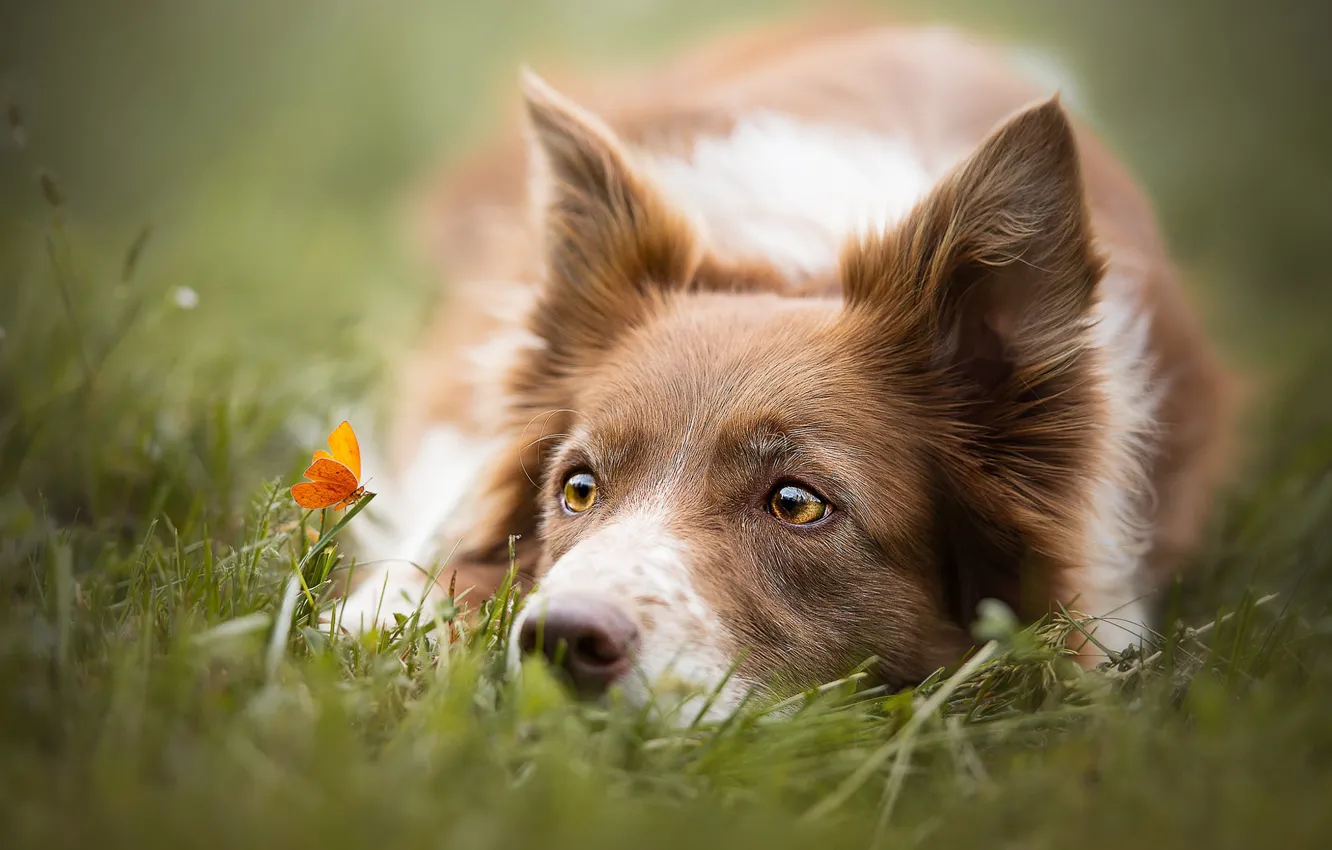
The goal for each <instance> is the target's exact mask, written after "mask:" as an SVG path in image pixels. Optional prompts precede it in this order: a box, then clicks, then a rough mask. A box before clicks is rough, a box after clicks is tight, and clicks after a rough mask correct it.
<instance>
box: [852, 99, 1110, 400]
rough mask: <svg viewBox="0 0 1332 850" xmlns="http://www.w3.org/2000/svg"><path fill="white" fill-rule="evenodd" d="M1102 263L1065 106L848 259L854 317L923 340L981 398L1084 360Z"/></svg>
mask: <svg viewBox="0 0 1332 850" xmlns="http://www.w3.org/2000/svg"><path fill="white" fill-rule="evenodd" d="M1101 273H1102V264H1101V261H1100V259H1099V258H1098V256H1097V255H1096V252H1095V251H1094V249H1093V247H1092V244H1091V236H1090V228H1089V225H1088V214H1087V208H1086V202H1085V200H1084V197H1083V189H1082V177H1081V173H1080V169H1079V165H1078V155H1077V148H1076V146H1075V143H1074V137H1073V130H1072V127H1071V126H1070V125H1069V121H1068V118H1067V116H1066V115H1065V113H1064V110H1063V108H1062V107H1061V106H1060V104H1059V102H1058V100H1057V99H1051V100H1049V101H1047V102H1045V103H1043V104H1041V105H1039V106H1036V107H1034V108H1031V109H1029V110H1027V111H1025V112H1023V113H1021V114H1019V115H1017V116H1016V117H1014V118H1013V119H1011V120H1010V121H1009V122H1008V123H1006V124H1004V125H1003V126H1002V127H1000V128H999V130H997V131H996V132H995V133H994V134H992V135H991V136H990V137H989V138H988V139H987V140H986V141H985V142H984V143H983V144H982V145H981V147H980V149H979V150H978V151H977V152H976V153H975V154H973V155H972V156H971V157H970V158H969V159H968V160H966V161H965V162H964V163H962V164H961V165H960V166H959V167H958V168H957V169H955V170H954V171H953V172H952V174H950V175H949V176H948V177H946V178H944V180H943V181H942V182H941V183H940V185H939V186H938V187H937V188H936V189H935V190H934V191H933V192H932V193H931V194H930V195H929V196H928V197H926V198H925V200H924V201H922V202H921V203H920V204H919V205H918V206H917V207H916V209H915V210H914V211H913V212H912V213H911V214H910V215H909V216H908V217H907V218H906V219H905V221H904V222H903V223H902V224H901V226H900V227H899V228H898V229H897V230H896V231H894V232H890V233H887V234H883V235H877V236H871V237H869V238H868V239H866V240H865V241H863V242H861V243H859V244H856V245H854V246H852V247H851V248H850V249H848V251H847V252H846V253H845V254H844V256H843V258H842V280H843V286H844V290H845V295H846V300H847V303H848V305H849V306H850V308H851V309H852V310H853V311H860V310H868V311H871V312H874V313H877V314H879V315H881V316H882V317H884V318H886V319H888V320H889V327H888V332H889V335H890V336H893V337H897V339H895V340H894V339H889V340H886V342H888V343H889V344H892V343H894V342H897V343H903V342H912V343H915V344H919V343H920V342H921V341H922V340H923V341H925V344H927V345H929V346H930V351H929V352H928V355H929V359H930V360H931V365H932V366H934V367H937V368H942V369H948V370H951V371H953V373H954V374H956V375H958V376H959V377H961V378H962V379H963V381H964V383H965V384H967V385H968V386H967V387H966V389H967V390H969V391H970V392H972V393H974V394H975V395H976V396H978V397H985V396H987V395H991V394H993V393H995V392H996V391H1000V390H1001V388H1002V386H1003V385H1004V384H1005V383H1007V382H1009V381H1010V380H1011V379H1012V378H1013V377H1014V376H1015V375H1016V374H1017V373H1018V372H1021V371H1023V370H1025V369H1031V368H1036V369H1038V370H1040V371H1048V370H1051V369H1058V368H1059V366H1060V364H1065V363H1067V362H1068V359H1069V358H1070V357H1071V356H1075V355H1076V353H1077V351H1078V349H1079V347H1080V342H1081V340H1082V338H1083V334H1084V331H1085V326H1084V325H1085V323H1084V321H1083V320H1084V317H1085V316H1086V314H1087V311H1088V310H1089V308H1090V306H1091V303H1092V296H1093V293H1094V290H1095V287H1096V283H1097V281H1098V280H1099V279H1100V276H1101Z"/></svg>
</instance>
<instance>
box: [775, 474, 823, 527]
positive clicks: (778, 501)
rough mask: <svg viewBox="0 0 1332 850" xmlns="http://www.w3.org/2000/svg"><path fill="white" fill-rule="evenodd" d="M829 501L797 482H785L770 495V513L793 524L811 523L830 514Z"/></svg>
mask: <svg viewBox="0 0 1332 850" xmlns="http://www.w3.org/2000/svg"><path fill="white" fill-rule="evenodd" d="M828 510H829V508H828V503H827V502H825V501H823V499H821V498H819V497H818V496H816V495H814V494H813V493H811V492H810V491H808V490H806V489H805V488H804V487H801V486H799V485H797V484H783V485H781V486H780V487H778V488H777V489H776V490H773V491H772V495H771V496H769V497H768V513H770V514H772V515H773V516H775V517H777V518H778V519H779V520H781V521H782V522H785V523H790V524H791V525H809V524H810V523H811V522H818V521H819V520H821V519H823V518H824V517H826V516H827V515H828Z"/></svg>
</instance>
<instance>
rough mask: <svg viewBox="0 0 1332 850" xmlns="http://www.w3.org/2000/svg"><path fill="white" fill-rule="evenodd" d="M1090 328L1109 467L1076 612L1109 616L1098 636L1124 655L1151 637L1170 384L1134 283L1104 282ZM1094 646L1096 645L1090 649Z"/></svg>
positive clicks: (1096, 494)
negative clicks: (1156, 486) (1157, 458)
mask: <svg viewBox="0 0 1332 850" xmlns="http://www.w3.org/2000/svg"><path fill="white" fill-rule="evenodd" d="M1100 296H1101V297H1100V301H1099V302H1098V304H1097V307H1096V311H1095V314H1094V316H1093V324H1092V327H1091V339H1092V344H1093V345H1094V346H1095V347H1096V348H1097V349H1098V350H1099V353H1100V364H1101V370H1102V374H1101V387H1102V391H1103V392H1104V397H1105V401H1106V415H1107V423H1106V424H1107V427H1106V441H1107V442H1106V445H1105V446H1104V451H1105V455H1104V458H1105V468H1104V469H1102V470H1101V472H1100V474H1099V475H1098V476H1097V479H1096V484H1095V488H1094V490H1093V494H1092V516H1091V522H1090V523H1089V527H1088V531H1087V544H1086V562H1085V565H1084V569H1083V572H1082V577H1081V581H1080V582H1079V586H1078V588H1077V590H1078V591H1079V592H1080V594H1081V595H1080V597H1079V598H1078V600H1077V601H1076V603H1075V604H1074V607H1075V608H1077V609H1078V610H1080V611H1082V612H1083V613H1086V614H1089V615H1091V616H1093V617H1100V618H1103V620H1102V622H1100V623H1098V624H1097V625H1096V628H1095V631H1094V636H1095V638H1096V640H1097V641H1098V642H1100V643H1101V644H1102V645H1104V646H1105V648H1106V649H1109V650H1112V651H1115V652H1122V651H1123V650H1124V649H1126V648H1127V647H1129V646H1131V645H1133V644H1135V643H1138V642H1139V640H1141V639H1142V638H1143V636H1144V634H1145V633H1146V632H1147V624H1148V620H1149V619H1150V618H1149V617H1148V610H1149V606H1148V604H1147V601H1146V598H1145V594H1146V592H1147V590H1148V588H1147V587H1146V586H1145V583H1144V581H1143V579H1144V576H1143V566H1142V562H1143V558H1144V557H1145V556H1146V555H1147V552H1148V551H1149V549H1150V547H1151V525H1150V521H1149V519H1148V510H1149V508H1150V507H1151V493H1152V490H1151V480H1150V476H1149V474H1148V468H1147V464H1148V462H1149V461H1150V460H1151V457H1152V443H1153V437H1154V429H1155V427H1156V412H1157V408H1158V406H1159V404H1160V399H1161V394H1162V392H1163V389H1164V385H1163V384H1161V383H1160V382H1159V381H1155V380H1154V379H1153V370H1154V363H1153V361H1152V358H1151V356H1150V343H1151V340H1150V330H1151V317H1150V315H1149V314H1148V313H1146V312H1145V311H1144V310H1143V309H1142V307H1141V306H1140V305H1139V302H1138V298H1137V293H1136V292H1135V291H1134V279H1133V278H1131V277H1129V276H1126V275H1124V274H1116V273H1115V272H1114V271H1113V270H1112V271H1111V272H1110V273H1109V274H1107V275H1106V277H1105V279H1104V280H1103V281H1102V282H1101V287H1100ZM1088 649H1090V648H1088Z"/></svg>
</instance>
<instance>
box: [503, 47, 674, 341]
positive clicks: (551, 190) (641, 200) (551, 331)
mask: <svg viewBox="0 0 1332 850" xmlns="http://www.w3.org/2000/svg"><path fill="white" fill-rule="evenodd" d="M523 91H524V95H525V98H526V107H527V126H528V133H529V151H530V154H529V158H528V159H529V168H530V175H531V184H532V201H533V205H534V208H535V209H534V212H535V214H536V215H537V217H538V228H539V231H540V233H541V238H542V242H543V249H544V252H545V264H546V280H545V293H544V298H543V301H544V303H543V304H542V305H541V307H539V308H538V310H537V312H536V314H535V315H534V320H535V322H536V327H534V328H533V330H534V331H535V332H536V334H537V335H538V336H539V337H541V338H542V339H543V341H544V342H545V343H546V345H547V346H548V351H547V354H548V356H553V357H555V358H556V359H557V360H559V359H564V358H570V357H574V356H576V355H577V354H578V353H580V352H583V353H586V352H589V351H600V350H603V349H604V348H605V347H606V343H607V341H608V336H609V335H610V334H612V333H614V332H615V331H617V330H619V329H622V328H623V327H624V326H626V325H632V324H634V323H636V322H637V321H639V320H641V318H642V317H643V315H644V314H645V312H646V310H648V309H650V307H651V304H652V303H653V302H654V300H655V299H654V298H653V297H652V296H653V295H654V294H656V293H659V292H660V291H662V290H667V289H674V288H680V287H683V286H686V285H688V283H689V282H690V280H691V278H692V276H693V272H694V269H695V268H696V267H697V265H698V259H699V249H698V240H697V239H696V238H695V236H694V234H693V232H692V229H691V228H690V226H689V224H688V222H687V221H686V220H685V219H684V218H683V217H682V216H681V215H679V214H678V213H676V212H675V211H674V210H672V209H671V208H670V207H669V205H667V204H666V202H665V201H664V200H663V199H662V198H661V197H660V195H659V194H658V192H657V191H656V190H655V189H654V188H653V187H652V186H651V185H650V183H649V182H648V181H647V180H646V179H645V178H644V177H643V176H642V175H640V174H639V173H638V172H637V171H636V169H635V168H634V167H633V164H632V163H631V161H630V157H629V155H628V152H627V151H626V150H625V149H624V147H623V146H622V145H621V144H620V142H619V141H618V140H617V139H616V138H615V135H614V133H613V132H612V131H611V130H610V128H609V127H607V126H606V125H605V124H604V123H602V122H601V121H600V120H599V119H597V118H596V116H594V115H591V114H589V113H587V112H585V111H584V110H582V109H580V108H579V107H578V106H576V105H575V104H574V103H572V102H570V101H569V100H568V99H567V98H565V97H564V96H563V95H561V94H559V93H558V92H556V91H555V90H554V89H552V88H551V87H550V86H549V85H547V84H546V83H545V82H544V81H543V80H542V79H541V78H540V77H537V76H536V75H535V74H532V73H531V72H526V73H525V74H524V77H523Z"/></svg>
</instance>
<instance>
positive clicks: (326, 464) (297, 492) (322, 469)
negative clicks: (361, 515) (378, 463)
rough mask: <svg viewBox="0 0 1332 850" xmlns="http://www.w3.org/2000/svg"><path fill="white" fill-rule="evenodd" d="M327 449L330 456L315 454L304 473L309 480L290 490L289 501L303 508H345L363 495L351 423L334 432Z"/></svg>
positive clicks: (354, 433)
mask: <svg viewBox="0 0 1332 850" xmlns="http://www.w3.org/2000/svg"><path fill="white" fill-rule="evenodd" d="M328 447H329V449H330V450H331V451H332V454H329V452H326V451H323V450H320V451H317V452H315V453H314V460H313V461H311V462H310V467H309V468H308V469H306V470H305V477H306V478H308V479H310V480H309V481H303V482H301V483H300V484H297V485H295V486H293V487H292V488H291V497H292V498H293V499H295V500H296V504H298V505H300V506H301V507H303V508H309V509H310V510H318V509H319V508H328V507H336V508H345V507H348V506H349V505H351V504H352V503H353V502H355V501H356V500H357V499H359V498H361V496H362V495H364V493H365V487H363V486H361V444H360V443H358V442H357V441H356V432H355V431H353V430H352V426H351V424H350V423H348V422H343V423H342V424H341V425H339V426H338V427H336V428H334V429H333V433H332V434H329V435H328Z"/></svg>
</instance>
